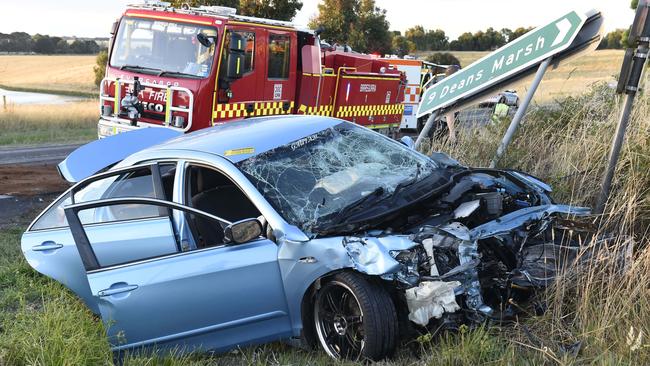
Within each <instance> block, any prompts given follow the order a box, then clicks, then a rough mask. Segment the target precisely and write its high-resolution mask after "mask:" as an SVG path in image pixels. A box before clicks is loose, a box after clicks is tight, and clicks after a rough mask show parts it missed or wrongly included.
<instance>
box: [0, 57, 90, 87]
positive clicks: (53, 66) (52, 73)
mask: <svg viewBox="0 0 650 366" xmlns="http://www.w3.org/2000/svg"><path fill="white" fill-rule="evenodd" d="M95 57H96V56H94V55H93V56H39V55H0V85H5V86H8V87H18V88H27V89H30V90H47V91H65V92H82V93H97V87H96V86H95V84H94V74H93V66H95Z"/></svg>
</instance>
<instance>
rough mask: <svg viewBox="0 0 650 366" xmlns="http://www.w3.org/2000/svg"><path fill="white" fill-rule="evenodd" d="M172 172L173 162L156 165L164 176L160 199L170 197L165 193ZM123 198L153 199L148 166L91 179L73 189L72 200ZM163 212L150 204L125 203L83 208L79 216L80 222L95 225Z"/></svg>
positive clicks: (151, 181)
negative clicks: (85, 184) (76, 189)
mask: <svg viewBox="0 0 650 366" xmlns="http://www.w3.org/2000/svg"><path fill="white" fill-rule="evenodd" d="M174 172H175V164H160V173H161V178H163V177H164V178H163V188H164V189H163V191H168V192H167V193H165V194H164V195H165V197H163V198H164V199H171V195H168V194H169V193H170V192H169V186H170V183H171V186H172V187H173V176H174V175H173V173H174ZM170 180H171V182H170ZM165 186H167V187H165ZM172 189H173V188H172ZM124 197H141V198H156V194H155V190H154V179H153V176H152V174H151V169H150V168H149V167H143V168H142V169H138V170H135V171H130V172H127V173H123V174H120V175H117V176H110V177H108V178H105V179H101V180H98V181H94V182H92V183H90V184H89V185H88V186H86V187H84V188H82V189H80V190H78V191H76V192H75V194H74V202H75V203H82V202H88V201H96V200H102V199H110V198H124ZM165 214H166V211H165V210H160V209H158V208H157V207H152V206H151V205H141V204H125V205H117V206H110V207H99V208H97V209H94V210H85V211H83V212H81V213H80V214H79V219H80V220H81V222H82V223H83V224H95V223H105V222H115V221H126V220H136V219H145V218H153V217H158V216H161V215H165Z"/></svg>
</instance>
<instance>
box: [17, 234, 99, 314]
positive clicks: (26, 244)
mask: <svg viewBox="0 0 650 366" xmlns="http://www.w3.org/2000/svg"><path fill="white" fill-rule="evenodd" d="M44 243H45V244H53V245H57V244H60V245H62V246H61V248H59V249H52V250H45V251H39V250H35V249H38V247H39V246H41V245H43V244H44ZM21 249H22V251H23V255H24V256H25V259H27V263H29V265H30V266H32V267H33V268H34V269H35V270H36V271H38V272H40V273H42V274H44V275H46V276H48V277H50V278H52V279H54V280H56V281H58V282H60V283H62V284H63V285H64V286H65V287H67V288H69V289H70V290H72V292H74V293H75V294H77V296H79V297H80V298H81V299H82V300H83V302H84V303H86V305H87V306H88V307H89V308H90V310H92V311H93V312H94V313H95V314H99V307H98V306H97V301H96V300H95V298H93V296H92V294H91V292H90V286H89V285H88V279H87V278H86V270H85V269H84V266H83V263H82V262H81V258H80V257H79V251H77V246H76V245H75V242H74V239H73V238H72V233H70V230H69V229H68V228H67V227H63V228H59V229H52V230H43V231H28V232H26V233H24V234H23V236H22V240H21Z"/></svg>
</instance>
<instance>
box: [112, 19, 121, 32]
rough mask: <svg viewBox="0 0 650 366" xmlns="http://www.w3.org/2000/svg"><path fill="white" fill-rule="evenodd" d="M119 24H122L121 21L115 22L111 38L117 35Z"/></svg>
mask: <svg viewBox="0 0 650 366" xmlns="http://www.w3.org/2000/svg"><path fill="white" fill-rule="evenodd" d="M119 24H120V23H119V20H116V21H114V22H113V25H112V26H111V32H110V34H111V36H114V35H115V33H117V27H118V26H119Z"/></svg>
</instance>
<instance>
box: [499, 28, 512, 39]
mask: <svg viewBox="0 0 650 366" xmlns="http://www.w3.org/2000/svg"><path fill="white" fill-rule="evenodd" d="M499 33H501V35H502V36H503V38H504V39H505V40H506V42H510V40H511V39H513V38H512V37H513V35H514V32H513V30H512V29H510V28H502V29H501V30H500V31H499Z"/></svg>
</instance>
